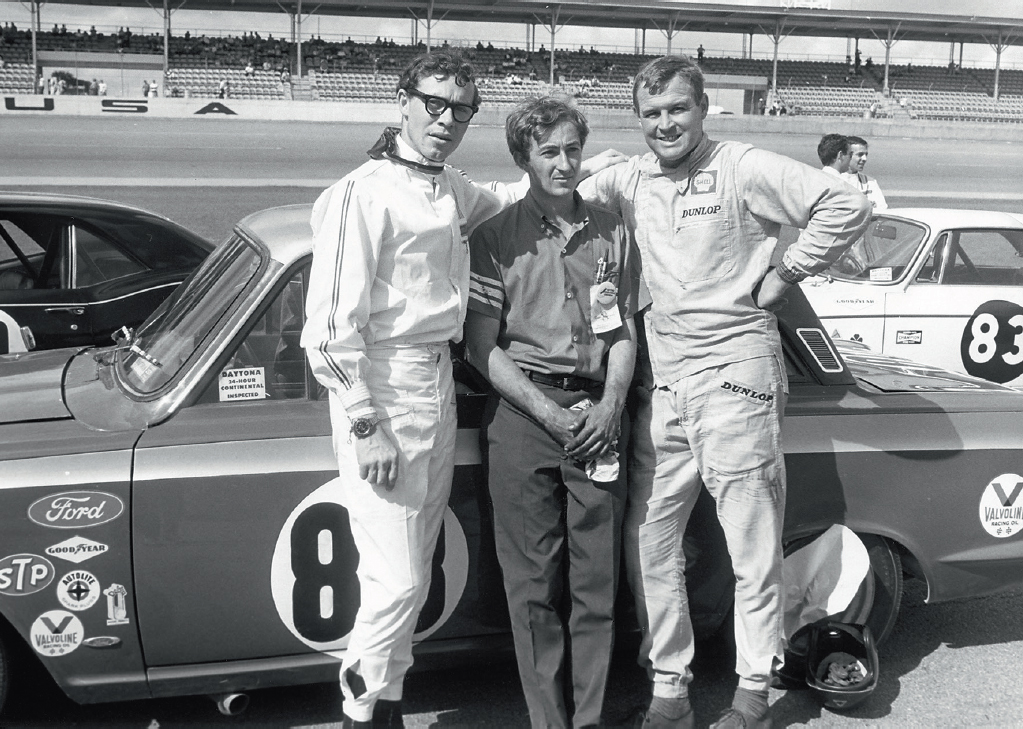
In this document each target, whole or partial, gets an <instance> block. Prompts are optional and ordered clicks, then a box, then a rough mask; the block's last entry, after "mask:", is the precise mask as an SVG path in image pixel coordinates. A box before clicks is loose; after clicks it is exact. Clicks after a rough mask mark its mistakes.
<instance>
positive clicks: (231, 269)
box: [117, 235, 264, 393]
mask: <svg viewBox="0 0 1023 729" xmlns="http://www.w3.org/2000/svg"><path fill="white" fill-rule="evenodd" d="M263 262H264V260H263V256H262V254H261V253H260V250H259V249H258V248H257V247H256V246H255V245H253V244H251V243H249V242H248V241H246V240H245V239H244V238H242V237H240V236H237V235H235V236H233V237H232V238H231V239H230V240H229V241H227V242H226V243H224V244H223V245H222V246H221V247H220V248H219V249H218V255H216V256H215V257H211V258H207V259H206V261H205V262H204V263H203V265H202V266H200V267H199V268H197V269H196V270H195V271H194V272H193V273H192V275H191V276H189V277H188V278H187V279H186V280H185V282H184V283H182V284H181V285H180V286H179V287H178V288H176V289H175V290H174V293H172V294H171V295H170V296H169V297H168V298H167V299H166V300H165V301H164V302H163V303H162V304H161V305H160V306H159V307H158V308H157V310H156V311H154V312H153V313H152V315H150V317H149V318H148V319H147V320H146V322H145V323H144V324H143V325H142V326H141V327H139V330H138V334H137V336H136V337H134V339H133V340H132V342H131V346H130V347H129V348H128V349H127V350H126V351H124V352H123V354H122V355H121V356H120V357H119V358H118V362H117V370H118V378H119V379H120V380H121V382H123V383H124V384H125V385H126V386H127V387H128V388H129V389H130V390H133V391H135V392H139V393H151V392H156V391H157V390H159V389H160V388H161V387H163V386H164V385H166V384H167V383H168V382H170V381H171V380H172V379H173V378H174V376H175V375H177V373H178V371H179V370H180V369H181V368H182V366H183V365H184V364H185V362H186V361H188V359H189V358H190V357H191V356H192V355H193V354H195V353H196V352H197V351H198V350H199V349H200V348H201V347H202V345H203V343H204V342H205V341H206V338H207V337H208V336H209V335H210V333H211V332H213V331H215V329H216V327H217V324H218V322H220V321H221V320H222V319H224V318H225V317H228V316H229V315H230V313H231V312H232V311H233V309H234V308H235V307H236V306H237V305H238V303H239V302H240V301H241V300H242V299H243V295H244V293H245V291H246V290H247V289H248V288H249V286H250V285H251V284H252V282H253V281H255V280H256V277H257V275H258V274H259V272H260V270H261V268H262V267H263Z"/></svg>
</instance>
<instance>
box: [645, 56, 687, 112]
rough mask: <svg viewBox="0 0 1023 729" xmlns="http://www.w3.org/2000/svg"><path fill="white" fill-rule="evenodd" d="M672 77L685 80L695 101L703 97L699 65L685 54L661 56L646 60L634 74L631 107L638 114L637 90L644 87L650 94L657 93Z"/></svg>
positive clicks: (662, 89)
mask: <svg viewBox="0 0 1023 729" xmlns="http://www.w3.org/2000/svg"><path fill="white" fill-rule="evenodd" d="M673 78H680V79H682V80H683V81H687V82H688V83H689V86H690V87H691V88H692V89H693V97H694V101H696V103H700V100H701V99H703V87H704V84H703V71H702V70H701V69H700V66H699V65H698V64H697V63H696V61H694V60H693V59H692V58H690V57H689V56H687V55H684V54H679V55H677V56H675V55H672V56H661V57H660V58H655V59H654V60H652V61H650V62H648V63H647V64H646V65H644V66H643V67H642V68H641V69H639V72H638V73H637V74H636V80H635V82H634V83H633V84H632V108H633V110H634V111H635V112H636V114H637V115H638V114H639V90H640V89H646V90H647V91H648V92H650V93H651V94H659V93H661V92H662V91H664V89H665V88H666V87H667V86H668V84H669V83H671V80H672V79H673Z"/></svg>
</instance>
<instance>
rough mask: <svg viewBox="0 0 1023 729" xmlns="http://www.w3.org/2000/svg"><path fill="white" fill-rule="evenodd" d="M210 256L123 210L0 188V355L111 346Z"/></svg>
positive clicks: (200, 244)
mask: <svg viewBox="0 0 1023 729" xmlns="http://www.w3.org/2000/svg"><path fill="white" fill-rule="evenodd" d="M212 250H213V245H212V244H211V243H210V242H208V241H206V240H204V239H203V238H201V237H199V236H198V235H196V234H195V233H192V232H191V231H189V230H187V229H186V228H183V227H181V226H180V225H178V224H176V223H174V222H172V221H170V220H167V219H166V218H163V217H160V216H158V215H154V214H153V213H148V212H146V211H144V210H139V209H137V208H133V207H129V206H127V205H122V204H119V203H113V202H107V201H105V200H96V199H92V198H87V197H78V196H72V195H43V194H38V193H24V192H0V354H6V353H7V352H23V351H26V350H30V349H53V348H55V347H68V346H75V345H80V344H99V345H106V344H110V335H111V334H112V333H113V332H115V331H117V329H119V328H120V327H122V326H131V327H137V326H138V325H139V324H141V323H142V322H143V321H145V319H146V317H147V316H149V315H150V314H151V313H152V312H153V309H155V308H156V307H157V306H159V304H160V302H162V301H163V300H164V299H165V298H167V296H168V294H170V292H171V291H173V290H174V288H175V287H176V286H177V285H178V284H180V283H181V282H182V281H183V280H184V279H185V277H186V276H187V275H188V274H189V273H191V272H192V270H193V269H195V267H196V266H198V265H199V264H200V263H202V261H203V259H204V258H206V256H208V255H209V253H210V251H212Z"/></svg>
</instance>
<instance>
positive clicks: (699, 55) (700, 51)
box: [696, 43, 704, 63]
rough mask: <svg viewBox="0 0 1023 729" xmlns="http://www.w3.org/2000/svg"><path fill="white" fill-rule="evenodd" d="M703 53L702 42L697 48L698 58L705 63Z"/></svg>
mask: <svg viewBox="0 0 1023 729" xmlns="http://www.w3.org/2000/svg"><path fill="white" fill-rule="evenodd" d="M703 53H704V50H703V44H702V43H701V44H700V47H699V48H697V49H696V60H697V61H699V62H700V63H703Z"/></svg>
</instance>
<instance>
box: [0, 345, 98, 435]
mask: <svg viewBox="0 0 1023 729" xmlns="http://www.w3.org/2000/svg"><path fill="white" fill-rule="evenodd" d="M79 351H80V348H75V349H50V350H46V351H43V352H24V353H21V354H6V355H0V423H18V422H24V421H30V420H54V419H59V418H69V417H71V414H70V413H69V412H68V409H67V407H65V405H64V397H63V394H62V391H61V390H62V388H61V383H62V381H63V379H64V370H65V368H66V367H67V363H68V362H69V361H70V360H71V358H72V357H74V356H75V354H77V353H78V352H79Z"/></svg>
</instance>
